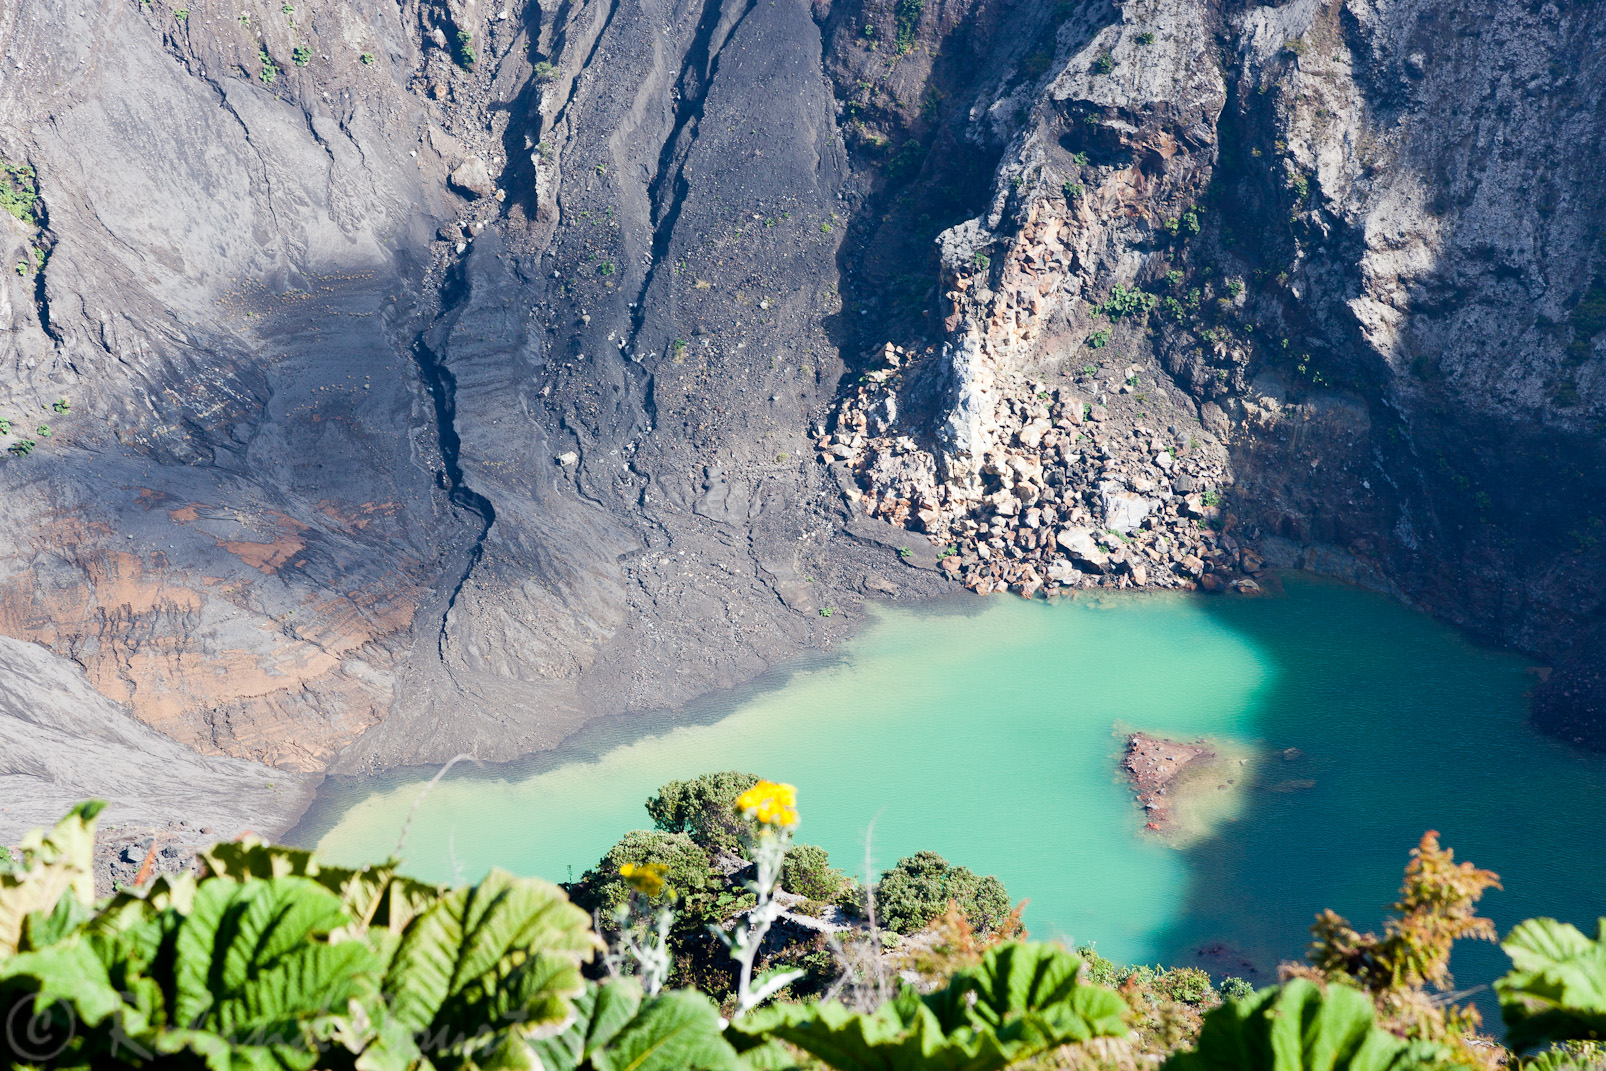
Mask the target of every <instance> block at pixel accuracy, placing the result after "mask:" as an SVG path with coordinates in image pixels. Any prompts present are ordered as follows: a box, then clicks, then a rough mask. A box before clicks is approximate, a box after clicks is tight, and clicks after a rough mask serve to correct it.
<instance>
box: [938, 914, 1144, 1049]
mask: <svg viewBox="0 0 1606 1071" xmlns="http://www.w3.org/2000/svg"><path fill="white" fill-rule="evenodd" d="M1081 967H1082V960H1081V958H1080V957H1079V956H1076V955H1074V954H1072V953H1070V952H1067V951H1066V950H1065V949H1063V948H1061V947H1060V946H1059V945H1054V944H1046V943H1042V942H1029V943H1028V942H1014V941H1011V942H1005V943H1003V944H999V945H995V946H994V947H992V948H991V949H989V950H988V951H987V953H986V954H985V955H984V956H983V957H982V961H981V963H979V964H977V965H976V966H975V967H972V968H969V969H967V970H963V971H959V972H958V973H956V974H955V975H954V977H953V979H952V980H950V982H949V983H948V985H947V986H946V987H945V988H944V989H941V990H938V991H937V992H936V993H933V994H931V996H929V997H927V998H926V1004H927V1006H928V1007H930V1008H931V1009H932V1010H933V1011H934V1012H935V1013H936V1014H937V1017H938V1021H939V1022H941V1023H942V1025H943V1029H944V1030H947V1031H953V1030H955V1029H957V1028H959V1027H960V1026H962V1025H965V1026H971V1027H974V1028H978V1029H980V1028H989V1029H991V1030H992V1031H993V1032H994V1033H996V1034H997V1035H998V1036H999V1038H1000V1039H1001V1040H1006V1041H1018V1042H1021V1043H1027V1042H1029V1043H1031V1044H1033V1045H1041V1046H1042V1047H1044V1048H1051V1047H1054V1046H1057V1045H1064V1044H1066V1043H1068V1042H1072V1041H1086V1040H1088V1039H1089V1038H1093V1037H1119V1036H1123V1035H1124V1034H1125V1033H1126V1024H1125V1013H1126V1010H1127V1005H1126V1001H1124V1000H1122V999H1121V997H1120V995H1119V994H1118V993H1116V992H1114V991H1113V990H1110V989H1106V988H1105V987H1103V986H1097V985H1089V984H1086V983H1084V982H1081V981H1080V980H1079V972H1080V970H1081ZM1034 1034H1041V1035H1042V1037H1041V1038H1039V1039H1034V1038H1033V1035H1034Z"/></svg>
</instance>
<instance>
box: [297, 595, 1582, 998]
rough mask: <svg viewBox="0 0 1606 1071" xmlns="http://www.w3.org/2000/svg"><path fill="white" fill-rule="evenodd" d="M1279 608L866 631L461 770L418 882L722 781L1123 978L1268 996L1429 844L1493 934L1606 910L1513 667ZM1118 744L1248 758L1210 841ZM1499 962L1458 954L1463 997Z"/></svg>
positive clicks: (1128, 607)
mask: <svg viewBox="0 0 1606 1071" xmlns="http://www.w3.org/2000/svg"><path fill="white" fill-rule="evenodd" d="M1284 587H1285V590H1284V592H1283V593H1281V594H1278V595H1274V596H1268V597H1263V598H1255V599H1245V598H1226V597H1207V596H1158V595H1143V596H1126V597H1105V598H1102V599H1089V598H1086V597H1084V598H1079V599H1077V600H1074V601H1062V602H1059V603H1057V604H1054V605H1047V604H1044V603H1042V602H1033V603H1027V602H1024V601H1022V600H1019V599H1014V598H996V599H993V600H990V601H989V602H987V603H985V604H980V609H979V610H978V611H977V612H973V613H956V612H953V611H952V609H951V608H950V609H949V610H947V611H946V612H944V611H927V612H918V611H917V612H911V611H903V610H881V611H877V614H878V621H877V622H876V623H875V624H873V625H871V626H870V627H868V628H866V629H865V630H864V631H863V632H861V633H860V634H859V636H858V638H857V639H856V640H855V641H854V642H853V643H852V644H851V645H850V646H849V647H848V648H847V649H846V650H845V651H844V652H843V653H842V658H841V659H840V660H839V661H837V662H833V663H832V664H830V665H825V666H820V667H816V668H807V669H802V670H799V671H798V672H796V673H794V674H792V675H791V677H790V678H789V679H788V680H787V681H786V683H785V684H784V685H781V686H779V687H777V688H775V689H772V690H770V691H766V692H762V693H759V694H755V695H752V696H750V697H748V698H746V699H744V700H742V701H741V702H739V703H736V704H734V706H733V708H731V709H729V710H728V712H726V713H724V714H723V716H720V717H718V718H717V719H712V717H711V715H708V714H707V713H706V712H705V714H704V716H703V718H702V719H700V721H701V723H699V724H688V725H683V726H682V727H679V728H675V729H670V730H668V731H665V732H663V733H661V734H659V735H654V736H649V737H642V736H641V735H640V732H639V729H636V730H634V731H632V730H631V728H630V727H629V726H628V725H622V726H621V727H620V728H619V731H618V736H617V740H616V741H610V740H607V739H604V740H602V742H601V743H600V744H599V743H598V742H597V741H596V740H592V741H591V742H590V743H589V744H588V746H587V748H586V750H585V752H584V753H583V754H580V755H579V756H578V757H577V758H576V759H575V761H573V762H569V763H567V764H561V765H556V764H554V763H552V762H551V761H545V762H542V763H541V764H539V766H538V767H537V766H528V767H524V768H522V769H521V768H516V767H515V768H508V769H503V770H500V771H490V772H476V771H473V770H469V771H467V772H465V773H462V774H461V775H460V774H459V773H458V772H457V771H454V772H453V773H452V774H451V775H450V776H449V777H448V778H447V779H446V780H445V781H444V782H443V783H442V784H441V785H440V786H439V787H438V788H437V789H436V790H435V792H434V793H433V794H432V795H431V796H430V797H429V798H428V799H427V800H426V802H425V803H424V804H423V806H422V808H421V809H420V812H419V817H418V821H417V823H416V825H415V826H414V829H413V832H412V834H411V839H410V841H409V845H408V850H407V856H408V859H409V863H410V869H412V870H413V871H414V872H416V873H418V874H420V875H422V876H426V877H430V878H435V879H448V878H454V877H456V878H473V877H476V876H478V875H479V874H480V873H482V872H483V871H484V870H485V869H486V868H487V867H489V866H492V865H500V866H503V867H507V868H508V869H511V870H514V871H516V872H521V873H527V874H540V875H543V876H546V877H549V878H553V879H557V880H564V879H566V878H568V877H569V876H570V874H571V873H572V874H573V875H574V876H578V875H579V874H580V873H581V872H582V871H583V870H584V869H585V868H586V867H588V866H589V865H590V864H591V863H593V862H594V861H595V860H596V859H597V858H598V857H599V856H600V855H602V853H603V852H604V851H606V849H607V848H608V846H609V845H610V844H612V843H613V841H614V840H615V839H617V838H618V836H619V835H620V834H622V833H624V832H625V831H626V830H629V829H632V828H637V827H640V826H642V825H645V824H646V817H645V813H644V811H643V810H642V808H641V803H642V801H643V800H644V799H645V798H646V797H647V796H648V795H649V794H650V793H651V791H652V790H653V788H654V787H655V786H657V785H658V784H661V783H662V782H664V781H666V780H669V779H671V778H676V777H686V776H690V775H694V774H697V773H700V772H704V771H708V770H716V769H726V768H741V769H747V770H751V771H753V772H755V773H758V774H761V775H763V776H766V777H770V778H773V779H777V780H785V781H790V782H793V783H795V784H796V785H797V786H798V789H799V793H800V802H801V808H802V813H803V826H802V829H801V830H800V831H799V836H800V838H801V839H803V840H809V841H814V842H816V843H819V844H821V845H823V846H825V847H826V848H828V849H829V850H830V851H831V853H832V858H833V861H834V862H835V863H836V864H837V865H839V866H842V867H843V868H844V869H848V870H850V871H862V870H863V861H864V857H865V839H866V838H865V834H866V831H867V830H868V829H870V827H871V823H872V822H873V823H874V827H873V834H872V836H871V838H870V845H871V852H872V855H873V858H874V864H875V866H876V867H877V868H883V867H886V866H889V865H891V863H892V862H893V861H894V860H896V859H897V858H898V857H899V856H900V855H904V854H908V853H910V852H913V851H915V850H918V849H920V848H933V849H935V850H937V851H940V852H942V853H943V854H944V855H946V856H948V857H949V859H951V860H953V861H954V862H958V863H964V864H965V865H968V866H969V867H971V868H972V869H974V870H977V871H980V872H982V873H994V874H997V875H998V876H999V877H1001V878H1002V879H1003V880H1004V882H1005V883H1006V885H1007V886H1008V888H1009V890H1010V892H1011V894H1013V895H1014V896H1015V897H1017V898H1020V897H1028V898H1030V900H1031V905H1030V907H1029V909H1028V911H1027V916H1026V919H1027V924H1028V926H1029V927H1030V928H1031V929H1032V931H1033V933H1034V935H1035V936H1039V937H1048V936H1063V937H1068V938H1070V939H1072V940H1074V941H1076V942H1078V943H1080V942H1086V941H1092V942H1095V943H1096V944H1097V945H1098V947H1099V949H1100V951H1102V952H1104V953H1105V954H1106V955H1108V956H1110V957H1111V958H1113V959H1117V960H1122V961H1127V962H1138V961H1147V962H1166V963H1197V964H1199V965H1202V966H1205V967H1207V968H1209V969H1210V970H1211V971H1212V972H1213V973H1215V974H1217V975H1222V974H1242V975H1245V976H1246V977H1249V978H1251V979H1252V980H1255V981H1258V982H1264V981H1268V980H1270V979H1271V978H1272V977H1273V976H1274V965H1275V963H1276V961H1277V960H1279V959H1284V958H1289V957H1294V956H1297V955H1299V954H1300V952H1301V951H1302V949H1303V947H1304V944H1305V941H1306V937H1307V933H1306V930H1307V927H1308V926H1309V924H1310V920H1311V917H1312V916H1313V915H1314V914H1315V912H1316V911H1318V910H1319V909H1321V908H1323V907H1332V908H1334V909H1335V910H1338V911H1339V912H1341V913H1344V914H1347V915H1349V916H1350V917H1351V920H1352V921H1353V922H1355V923H1356V924H1357V925H1359V926H1361V927H1362V928H1376V926H1377V925H1378V924H1379V920H1380V917H1381V913H1382V909H1383V907H1384V905H1385V904H1387V903H1388V902H1389V901H1391V900H1392V899H1393V898H1394V893H1395V890H1396V888H1397V887H1398V884H1399V879H1400V872H1401V868H1402V867H1403V865H1404V863H1405V861H1406V857H1407V852H1408V851H1409V849H1410V848H1411V847H1413V846H1414V845H1415V844H1416V842H1417V839H1418V838H1419V837H1420V836H1421V834H1422V832H1423V830H1425V829H1428V828H1434V829H1438V830H1439V831H1440V832H1441V834H1442V837H1443V841H1444V843H1445V844H1447V845H1449V846H1451V847H1453V848H1454V849H1455V850H1456V852H1457V855H1458V857H1459V858H1463V859H1470V860H1472V861H1473V862H1475V863H1477V864H1478V865H1479V866H1484V867H1489V868H1492V869H1494V870H1497V871H1499V872H1500V874H1501V875H1502V877H1503V878H1504V881H1505V889H1504V891H1500V892H1492V893H1490V894H1489V895H1488V896H1487V897H1486V899H1485V901H1484V905H1485V910H1486V913H1487V914H1489V915H1490V916H1491V917H1492V918H1494V919H1495V920H1496V922H1497V923H1498V924H1499V925H1500V927H1501V930H1502V931H1504V930H1506V929H1508V928H1509V927H1510V926H1511V924H1512V923H1514V922H1516V921H1518V920H1520V919H1522V918H1525V917H1529V916H1531V915H1538V914H1548V915H1554V916H1556V917H1560V918H1563V919H1566V920H1569V921H1572V922H1575V923H1579V924H1581V925H1585V927H1586V929H1587V928H1591V927H1592V921H1593V919H1594V918H1595V917H1596V915H1597V914H1606V850H1603V849H1606V822H1603V819H1606V792H1603V790H1606V761H1603V760H1602V759H1601V758H1599V757H1592V756H1588V755H1583V754H1579V753H1576V752H1573V751H1571V750H1569V749H1567V748H1565V747H1563V746H1561V745H1560V744H1557V743H1555V742H1554V741H1551V740H1550V739H1548V738H1546V737H1543V736H1541V735H1539V734H1538V733H1536V732H1534V731H1533V730H1532V729H1530V728H1529V727H1528V725H1527V723H1526V717H1525V716H1526V709H1525V702H1526V701H1525V698H1524V692H1525V691H1526V689H1527V688H1528V687H1530V686H1531V685H1532V684H1533V682H1534V678H1533V677H1532V676H1531V675H1530V674H1529V673H1528V672H1527V670H1528V667H1527V665H1526V664H1525V663H1524V662H1523V660H1522V659H1520V658H1518V657H1515V656H1513V655H1511V654H1509V653H1503V652H1499V651H1494V650H1490V649H1487V648H1485V647H1481V646H1478V645H1477V644H1475V643H1473V642H1471V641H1469V640H1468V639H1466V638H1465V637H1463V636H1462V635H1460V634H1459V633H1457V632H1456V631H1454V630H1453V629H1450V628H1448V627H1447V626H1444V625H1442V624H1440V623H1438V622H1436V621H1434V620H1433V619H1431V618H1428V617H1426V616H1424V615H1421V614H1418V613H1415V612H1413V611H1411V610H1409V609H1407V608H1406V607H1404V606H1402V605H1400V604H1399V603H1396V602H1394V601H1391V600H1389V599H1387V598H1385V597H1383V596H1380V595H1375V594H1372V593H1369V592H1364V591H1360V590H1356V589H1354V588H1350V587H1346V586H1343V585H1340V584H1337V583H1334V582H1330V581H1324V580H1319V579H1315V578H1311V577H1309V576H1306V575H1303V574H1293V575H1288V576H1286V577H1285V578H1284ZM692 720H699V719H695V718H694V719H692ZM1134 729H1141V730H1145V731H1149V732H1154V733H1159V734H1163V735H1170V736H1173V737H1176V738H1179V739H1194V738H1197V737H1199V736H1201V735H1208V736H1211V737H1214V738H1216V739H1218V740H1219V741H1221V742H1222V743H1223V745H1225V746H1226V747H1227V748H1229V749H1230V748H1236V747H1242V748H1243V749H1244V753H1245V754H1257V755H1259V756H1260V757H1259V758H1256V759H1254V760H1253V761H1252V762H1251V764H1250V765H1248V766H1245V767H1242V768H1241V769H1242V770H1243V775H1242V776H1241V777H1240V778H1239V779H1238V784H1237V785H1235V786H1233V787H1232V788H1230V789H1228V790H1225V791H1222V792H1221V793H1220V795H1219V797H1216V798H1214V799H1213V800H1212V802H1213V803H1214V806H1213V807H1211V808H1209V809H1208V810H1207V811H1206V812H1204V813H1205V815H1206V817H1211V816H1213V820H1212V821H1211V822H1210V823H1209V824H1208V827H1207V832H1205V833H1204V834H1203V835H1202V837H1201V838H1200V839H1197V840H1195V841H1194V842H1192V843H1191V844H1189V845H1188V846H1186V847H1183V848H1177V847H1172V846H1169V845H1167V844H1163V843H1161V842H1159V841H1158V840H1156V839H1155V838H1154V837H1153V836H1152V835H1150V834H1147V833H1145V832H1144V830H1143V829H1142V825H1143V821H1142V819H1141V818H1140V817H1139V815H1138V812H1137V810H1136V808H1135V806H1134V804H1133V803H1132V799H1131V794H1130V792H1129V790H1128V788H1127V787H1126V785H1125V784H1124V782H1123V781H1122V780H1121V778H1120V777H1119V776H1118V772H1117V763H1118V761H1119V757H1120V754H1121V750H1122V742H1123V739H1124V736H1123V734H1124V733H1125V732H1127V731H1131V730H1134ZM1285 748H1298V749H1300V751H1301V752H1302V753H1303V755H1302V756H1301V757H1299V758H1297V759H1295V760H1293V761H1286V760H1284V759H1282V758H1281V757H1280V755H1279V754H1278V753H1279V752H1281V751H1282V750H1283V749H1285ZM426 777H427V775H424V776H420V777H418V778H416V779H406V778H402V779H392V780H390V781H389V782H388V783H386V784H385V787H384V788H382V789H378V790H355V789H353V788H351V787H350V786H347V787H346V788H344V789H343V790H341V792H340V798H339V799H338V801H337V800H330V801H328V802H327V803H326V804H325V806H324V812H325V817H324V818H323V820H322V821H321V822H320V823H319V824H320V825H321V826H323V828H324V832H323V834H322V836H321V837H320V838H319V840H318V843H319V847H320V848H321V849H322V851H323V852H324V853H325V854H326V855H328V856H329V857H331V858H333V859H336V860H342V861H355V860H359V859H364V858H369V859H371V858H380V857H383V856H384V855H385V854H387V853H388V852H389V850H390V848H391V846H392V845H393V844H394V842H395V838H396V832H397V829H398V828H399V826H400V824H401V820H402V817H403V815H404V814H405V812H406V809H407V807H408V806H410V804H411V801H412V799H413V797H414V796H415V795H416V793H417V787H418V784H419V783H421V782H422V781H423V780H424V779H425V778H426ZM1307 786H1308V787H1307ZM331 809H335V810H337V811H338V815H337V817H335V818H330V816H329V812H330V811H331ZM571 867H572V871H571V869H570V868H571ZM1504 963H1505V959H1504V956H1503V954H1502V953H1500V952H1499V950H1498V949H1497V948H1495V947H1494V946H1492V945H1485V946H1475V945H1471V944H1463V945H1461V946H1460V947H1459V949H1458V951H1457V953H1456V958H1455V961H1454V966H1455V968H1456V974H1457V981H1458V983H1460V984H1461V985H1463V986H1475V985H1478V984H1480V983H1484V982H1487V981H1489V980H1490V979H1491V978H1493V977H1494V976H1495V975H1496V974H1498V973H1499V972H1500V971H1501V970H1502V969H1503V968H1504Z"/></svg>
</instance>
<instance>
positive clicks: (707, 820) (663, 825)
mask: <svg viewBox="0 0 1606 1071" xmlns="http://www.w3.org/2000/svg"><path fill="white" fill-rule="evenodd" d="M756 784H758V777H757V775H755V774H750V773H742V772H740V771H738V770H725V771H724V772H722V773H707V774H703V775H701V776H699V777H694V778H692V779H691V780H689V781H671V782H669V783H668V784H667V785H664V786H663V787H661V788H659V789H658V793H657V795H655V796H653V797H652V798H651V799H649V800H648V801H647V815H648V817H650V818H651V819H652V823H653V826H654V828H656V829H661V830H663V831H664V832H666V833H684V834H686V835H687V836H689V837H690V838H691V839H692V840H693V841H695V842H696V843H698V844H699V845H701V846H702V847H703V848H705V849H707V850H708V851H710V852H724V853H725V854H727V855H737V854H740V852H741V850H742V845H741V834H742V824H741V822H740V820H739V819H738V818H737V816H736V814H735V812H734V810H733V809H732V805H733V804H734V803H735V802H736V797H737V796H740V795H741V794H742V793H743V792H746V791H747V790H748V789H750V788H752V787H753V786H754V785H756Z"/></svg>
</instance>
